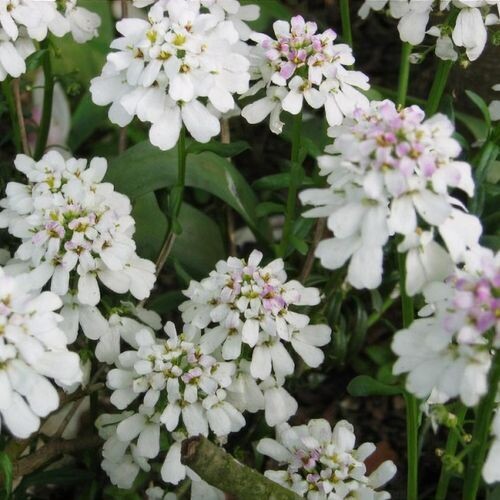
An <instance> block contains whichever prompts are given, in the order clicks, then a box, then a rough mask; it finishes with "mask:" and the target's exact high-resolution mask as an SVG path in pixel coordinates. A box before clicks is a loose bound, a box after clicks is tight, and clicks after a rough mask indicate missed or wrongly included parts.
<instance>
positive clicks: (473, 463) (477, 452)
mask: <svg viewBox="0 0 500 500" xmlns="http://www.w3.org/2000/svg"><path fill="white" fill-rule="evenodd" d="M499 383H500V350H497V351H496V353H495V357H494V358H493V362H492V365H491V369H490V375H489V385H488V387H489V390H488V393H487V394H486V396H484V398H483V399H482V401H481V403H480V404H479V406H478V408H477V411H476V421H475V424H474V430H473V432H472V440H471V446H474V448H473V449H472V450H471V452H470V454H469V457H468V460H467V469H466V471H465V474H464V477H465V484H464V495H463V499H464V500H475V499H476V498H478V495H477V493H478V490H479V486H480V484H481V470H482V467H483V464H484V459H485V457H486V451H487V449H488V441H489V439H488V438H489V434H490V426H491V421H492V419H493V410H494V408H495V404H496V402H495V398H496V396H497V394H498V384H499Z"/></svg>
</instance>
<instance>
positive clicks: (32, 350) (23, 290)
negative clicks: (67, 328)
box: [0, 267, 82, 438]
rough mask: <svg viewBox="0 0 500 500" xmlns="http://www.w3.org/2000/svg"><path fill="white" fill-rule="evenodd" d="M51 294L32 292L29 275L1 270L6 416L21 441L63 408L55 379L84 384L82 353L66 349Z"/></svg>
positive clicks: (0, 355)
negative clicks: (42, 419)
mask: <svg viewBox="0 0 500 500" xmlns="http://www.w3.org/2000/svg"><path fill="white" fill-rule="evenodd" d="M61 305H62V304H61V300H60V299H59V297H57V296H56V295H54V294H53V293H51V292H43V293H33V292H29V291H28V286H27V278H26V276H21V277H13V276H8V275H7V274H6V273H5V271H4V269H3V268H1V267H0V416H1V423H2V424H3V425H4V426H6V427H7V428H8V429H9V431H10V432H11V433H12V434H13V435H14V436H16V437H18V438H27V437H28V436H29V435H30V434H32V433H33V432H35V431H36V430H37V429H38V428H39V426H40V417H46V416H47V415H48V414H49V413H51V412H52V411H54V410H56V409H57V407H58V406H59V396H58V394H57V390H56V389H55V388H54V386H53V385H52V383H51V382H50V381H49V379H53V380H54V382H56V384H58V385H60V386H70V385H72V384H75V383H78V382H81V380H82V371H81V369H80V358H79V356H78V354H75V353H73V352H69V351H68V350H67V348H66V342H67V341H66V336H65V335H64V333H63V332H62V331H61V330H60V329H59V327H58V323H59V322H60V321H61V317H60V316H59V315H58V314H56V313H55V312H54V311H56V310H57V309H59V308H60V307H61Z"/></svg>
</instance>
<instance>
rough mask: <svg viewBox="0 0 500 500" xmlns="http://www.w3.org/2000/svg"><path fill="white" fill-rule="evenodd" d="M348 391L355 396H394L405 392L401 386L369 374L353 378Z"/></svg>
mask: <svg viewBox="0 0 500 500" xmlns="http://www.w3.org/2000/svg"><path fill="white" fill-rule="evenodd" d="M347 391H348V392H349V394H350V395H351V396H355V397H365V396H394V395H396V394H401V393H402V392H403V391H402V389H401V388H400V387H397V386H394V385H388V384H384V383H382V382H379V381H378V380H375V379H374V378H372V377H370V376H368V375H358V376H357V377H355V378H353V379H352V380H351V381H350V382H349V385H348V386H347Z"/></svg>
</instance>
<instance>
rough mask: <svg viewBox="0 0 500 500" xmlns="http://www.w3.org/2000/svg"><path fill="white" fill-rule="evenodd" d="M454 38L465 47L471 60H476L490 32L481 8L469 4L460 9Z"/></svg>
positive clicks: (456, 43)
mask: <svg viewBox="0 0 500 500" xmlns="http://www.w3.org/2000/svg"><path fill="white" fill-rule="evenodd" d="M464 3H465V2H464ZM452 38H453V42H454V43H455V45H457V46H459V47H464V48H465V50H466V53H467V57H468V58H469V60H470V61H475V60H476V59H477V58H478V57H479V56H480V55H481V53H482V52H483V50H484V47H485V45H486V41H487V39H488V33H487V31H486V26H485V25H484V21H483V16H482V14H481V11H480V9H478V8H469V7H467V6H465V7H463V8H462V9H460V12H459V13H458V17H457V20H456V23H455V28H454V29H453V34H452Z"/></svg>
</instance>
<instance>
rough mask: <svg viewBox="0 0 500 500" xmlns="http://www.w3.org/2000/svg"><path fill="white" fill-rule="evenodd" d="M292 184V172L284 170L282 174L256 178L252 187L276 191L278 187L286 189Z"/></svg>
mask: <svg viewBox="0 0 500 500" xmlns="http://www.w3.org/2000/svg"><path fill="white" fill-rule="evenodd" d="M289 185H290V172H283V173H281V174H273V175H266V176H265V177H261V178H260V179H258V180H256V181H255V182H254V183H253V184H252V187H253V188H254V189H257V190H259V191H263V190H266V189H269V190H271V191H276V190H278V189H286V188H288V186H289Z"/></svg>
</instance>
